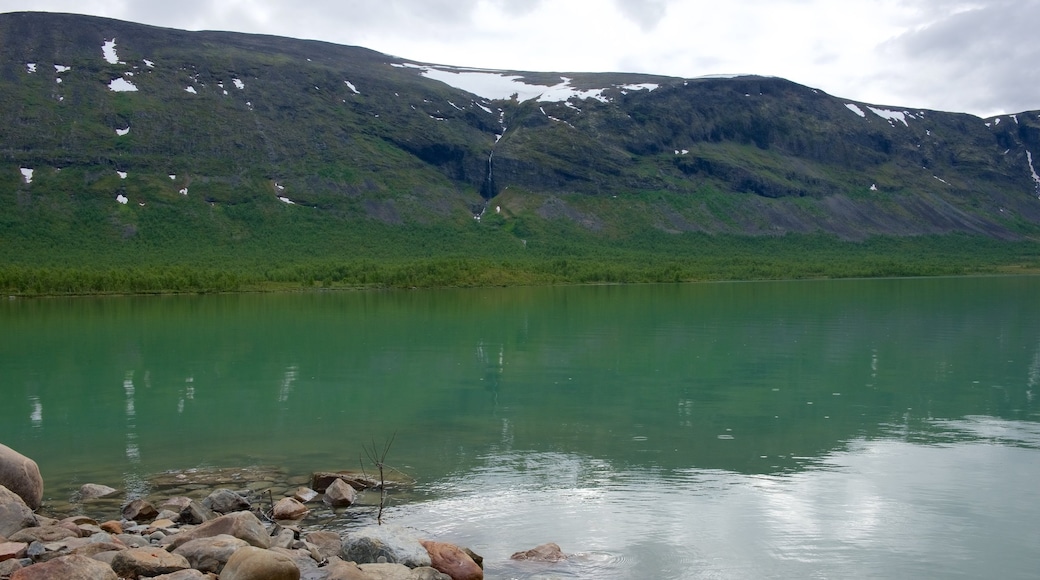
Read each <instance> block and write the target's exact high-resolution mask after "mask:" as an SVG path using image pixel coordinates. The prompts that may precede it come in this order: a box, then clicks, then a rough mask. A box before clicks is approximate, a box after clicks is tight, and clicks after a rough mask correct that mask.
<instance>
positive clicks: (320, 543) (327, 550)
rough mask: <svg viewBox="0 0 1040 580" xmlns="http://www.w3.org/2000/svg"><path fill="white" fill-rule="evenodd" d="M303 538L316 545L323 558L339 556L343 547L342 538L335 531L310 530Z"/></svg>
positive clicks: (330, 558)
mask: <svg viewBox="0 0 1040 580" xmlns="http://www.w3.org/2000/svg"><path fill="white" fill-rule="evenodd" d="M303 539H304V540H306V541H307V542H308V543H310V544H313V545H314V546H316V547H317V548H318V553H319V554H321V556H322V558H323V559H325V560H332V559H333V558H334V557H336V556H339V553H340V550H341V549H343V539H342V538H340V537H339V534H337V533H336V532H321V531H319V532H310V533H308V534H307V535H306V536H304V538H303Z"/></svg>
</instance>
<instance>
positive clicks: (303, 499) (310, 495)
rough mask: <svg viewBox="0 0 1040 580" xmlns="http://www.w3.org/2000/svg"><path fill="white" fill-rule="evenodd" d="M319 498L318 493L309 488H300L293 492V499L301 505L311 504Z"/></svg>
mask: <svg viewBox="0 0 1040 580" xmlns="http://www.w3.org/2000/svg"><path fill="white" fill-rule="evenodd" d="M317 498H318V492H316V491H314V490H313V489H311V488H309V487H300V488H297V489H296V491H295V492H293V499H295V500H296V501H298V502H300V503H310V502H312V501H314V500H315V499H317Z"/></svg>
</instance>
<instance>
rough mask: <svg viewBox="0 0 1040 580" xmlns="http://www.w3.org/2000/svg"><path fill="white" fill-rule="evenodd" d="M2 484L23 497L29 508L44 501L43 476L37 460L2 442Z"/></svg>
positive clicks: (0, 464) (33, 508)
mask: <svg viewBox="0 0 1040 580" xmlns="http://www.w3.org/2000/svg"><path fill="white" fill-rule="evenodd" d="M0 485H2V486H4V487H6V488H7V489H9V490H10V491H12V492H13V493H14V494H15V495H17V496H18V497H20V498H22V501H24V502H25V505H27V506H29V509H32V510H35V509H38V508H39V507H40V504H41V503H43V477H42V476H41V475H40V468H39V466H38V465H36V462H35V461H33V460H32V459H29V458H28V457H26V456H24V455H22V454H21V453H18V452H17V451H15V450H14V449H11V448H10V447H8V446H6V445H4V444H3V443H0Z"/></svg>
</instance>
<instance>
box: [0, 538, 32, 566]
mask: <svg viewBox="0 0 1040 580" xmlns="http://www.w3.org/2000/svg"><path fill="white" fill-rule="evenodd" d="M28 547H29V544H26V543H25V542H3V543H0V562H3V561H4V560H11V559H13V558H24V557H25V549H26V548H28Z"/></svg>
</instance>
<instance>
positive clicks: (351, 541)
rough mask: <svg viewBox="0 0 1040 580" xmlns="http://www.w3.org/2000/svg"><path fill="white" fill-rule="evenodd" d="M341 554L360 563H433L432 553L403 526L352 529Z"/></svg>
mask: <svg viewBox="0 0 1040 580" xmlns="http://www.w3.org/2000/svg"><path fill="white" fill-rule="evenodd" d="M340 557H342V558H343V559H344V560H347V561H348V562H357V563H358V564H371V563H379V558H380V557H382V558H386V560H385V561H386V562H387V563H390V564H404V565H405V566H408V567H409V568H419V567H423V566H429V565H430V564H431V561H430V554H429V553H428V552H427V551H426V548H424V547H423V546H422V544H420V543H419V540H418V538H416V537H415V536H414V535H413V534H412V533H411V532H409V531H407V530H405V529H404V528H401V527H399V526H369V527H367V528H362V529H360V530H357V531H355V532H351V533H350V534H348V535H347V537H346V539H345V540H343V548H342V550H341V552H340Z"/></svg>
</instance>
